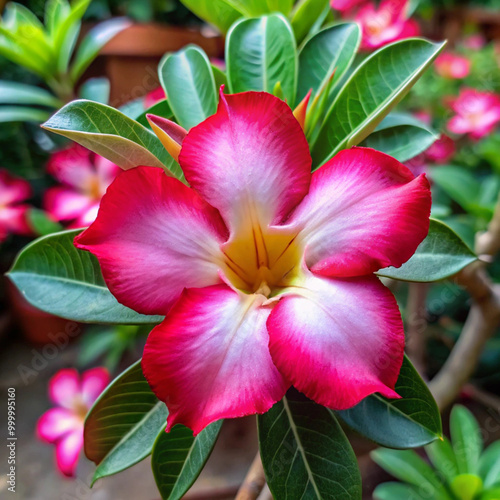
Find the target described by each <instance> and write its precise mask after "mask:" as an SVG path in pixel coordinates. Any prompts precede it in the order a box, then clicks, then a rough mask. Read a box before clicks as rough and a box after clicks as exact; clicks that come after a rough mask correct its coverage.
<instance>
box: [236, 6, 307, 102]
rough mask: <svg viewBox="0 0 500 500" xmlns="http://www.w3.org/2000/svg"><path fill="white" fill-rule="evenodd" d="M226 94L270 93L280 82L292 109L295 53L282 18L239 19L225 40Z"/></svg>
mask: <svg viewBox="0 0 500 500" xmlns="http://www.w3.org/2000/svg"><path fill="white" fill-rule="evenodd" d="M226 63H227V78H228V85H229V90H230V91H231V92H233V93H234V92H244V91H247V90H258V91H259V90H263V91H265V92H269V93H272V92H273V90H274V88H275V86H276V84H277V83H278V82H279V83H280V85H281V88H282V90H283V95H284V97H285V98H286V99H287V102H288V103H289V104H290V106H292V107H293V104H294V102H295V94H296V89H297V65H298V63H297V50H296V44H295V38H294V35H293V32H292V28H291V27H290V25H289V23H288V21H287V20H286V19H285V18H284V17H283V16H282V15H281V14H271V15H269V16H262V17H260V18H257V19H242V20H240V21H239V22H237V23H236V24H235V25H234V26H233V27H232V28H231V30H230V31H229V33H228V35H227V39H226Z"/></svg>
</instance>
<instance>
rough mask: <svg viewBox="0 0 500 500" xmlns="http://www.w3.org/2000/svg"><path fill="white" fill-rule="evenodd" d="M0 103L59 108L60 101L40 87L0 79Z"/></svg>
mask: <svg viewBox="0 0 500 500" xmlns="http://www.w3.org/2000/svg"><path fill="white" fill-rule="evenodd" d="M0 104H27V105H32V106H47V107H50V108H59V107H60V106H62V102H61V101H60V100H59V99H58V98H57V97H55V96H54V95H53V94H51V93H50V92H48V91H47V90H45V89H42V88H40V87H35V86H34V85H27V84H25V83H19V82H10V81H6V80H0Z"/></svg>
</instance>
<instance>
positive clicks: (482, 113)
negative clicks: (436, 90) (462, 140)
mask: <svg viewBox="0 0 500 500" xmlns="http://www.w3.org/2000/svg"><path fill="white" fill-rule="evenodd" d="M449 105H450V107H451V109H452V111H454V112H455V116H453V118H451V120H449V121H448V124H447V127H448V130H449V131H450V132H453V133H454V134H468V135H469V136H470V137H471V138H472V139H480V138H481V137H484V136H485V135H488V134H489V133H491V132H492V131H493V129H494V128H495V127H496V125H497V124H498V123H499V122H500V95H498V94H496V93H494V92H481V91H479V90H476V89H471V88H463V89H462V90H461V91H460V94H459V96H458V97H457V98H455V99H451V100H450V101H449Z"/></svg>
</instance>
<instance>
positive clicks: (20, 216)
mask: <svg viewBox="0 0 500 500" xmlns="http://www.w3.org/2000/svg"><path fill="white" fill-rule="evenodd" d="M30 196H31V186H30V184H29V182H28V181H26V180H24V179H20V178H19V177H14V176H13V175H11V174H10V173H9V172H8V171H7V170H5V169H0V242H2V241H5V239H6V238H7V236H8V235H9V234H31V232H32V231H31V228H30V227H29V225H28V221H27V219H26V211H27V210H28V208H29V205H26V204H24V203H23V202H24V201H25V200H26V199H28V198H29V197H30Z"/></svg>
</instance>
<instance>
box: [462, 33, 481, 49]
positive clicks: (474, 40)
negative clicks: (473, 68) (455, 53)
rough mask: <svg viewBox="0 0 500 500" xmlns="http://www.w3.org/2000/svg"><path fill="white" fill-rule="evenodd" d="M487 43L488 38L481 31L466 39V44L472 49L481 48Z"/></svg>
mask: <svg viewBox="0 0 500 500" xmlns="http://www.w3.org/2000/svg"><path fill="white" fill-rule="evenodd" d="M485 45H486V40H485V38H484V36H483V35H481V34H480V33H474V34H473V35H469V36H468V37H466V38H465V39H464V46H465V47H467V48H468V49H471V50H479V49H481V48H483V47H484V46H485Z"/></svg>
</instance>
